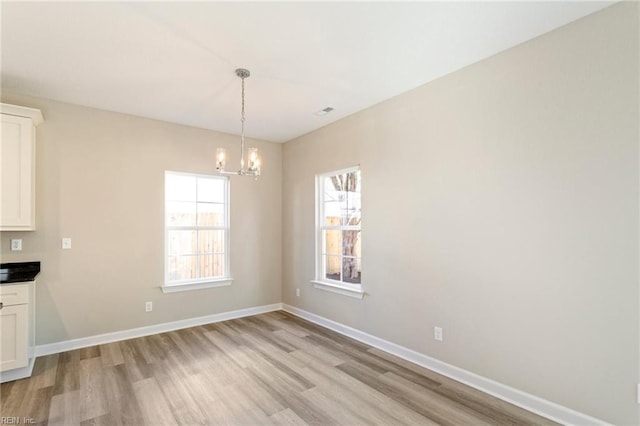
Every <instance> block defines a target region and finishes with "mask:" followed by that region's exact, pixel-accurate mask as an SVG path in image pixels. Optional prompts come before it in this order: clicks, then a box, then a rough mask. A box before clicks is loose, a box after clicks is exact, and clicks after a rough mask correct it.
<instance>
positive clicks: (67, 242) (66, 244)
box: [62, 237, 71, 250]
mask: <svg viewBox="0 0 640 426" xmlns="http://www.w3.org/2000/svg"><path fill="white" fill-rule="evenodd" d="M62 248H63V249H65V250H69V249H71V238H68V237H65V238H63V239H62Z"/></svg>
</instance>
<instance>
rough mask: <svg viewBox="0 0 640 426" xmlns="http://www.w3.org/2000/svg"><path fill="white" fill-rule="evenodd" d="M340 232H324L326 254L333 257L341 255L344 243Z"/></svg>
mask: <svg viewBox="0 0 640 426" xmlns="http://www.w3.org/2000/svg"><path fill="white" fill-rule="evenodd" d="M340 238H341V235H340V231H339V230H329V231H324V253H325V254H331V255H338V256H339V255H340V251H341V247H342V242H341V241H340Z"/></svg>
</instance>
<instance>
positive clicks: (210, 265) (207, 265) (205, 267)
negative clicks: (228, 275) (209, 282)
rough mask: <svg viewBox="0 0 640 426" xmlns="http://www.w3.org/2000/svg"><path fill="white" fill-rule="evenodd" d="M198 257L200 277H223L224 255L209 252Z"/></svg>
mask: <svg viewBox="0 0 640 426" xmlns="http://www.w3.org/2000/svg"><path fill="white" fill-rule="evenodd" d="M199 257H200V259H199V260H200V265H199V269H198V272H199V273H200V275H199V277H200V278H214V277H224V276H225V274H224V255H223V254H209V255H204V256H199Z"/></svg>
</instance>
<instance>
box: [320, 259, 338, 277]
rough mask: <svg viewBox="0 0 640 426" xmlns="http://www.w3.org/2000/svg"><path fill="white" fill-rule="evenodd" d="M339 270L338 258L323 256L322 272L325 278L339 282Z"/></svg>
mask: <svg viewBox="0 0 640 426" xmlns="http://www.w3.org/2000/svg"><path fill="white" fill-rule="evenodd" d="M340 268H341V263H340V256H324V271H325V277H326V278H328V279H330V280H335V281H340Z"/></svg>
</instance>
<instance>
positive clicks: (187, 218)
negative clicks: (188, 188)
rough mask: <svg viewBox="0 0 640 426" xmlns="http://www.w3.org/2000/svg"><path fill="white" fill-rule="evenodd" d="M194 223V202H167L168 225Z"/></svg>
mask: <svg viewBox="0 0 640 426" xmlns="http://www.w3.org/2000/svg"><path fill="white" fill-rule="evenodd" d="M195 224H196V203H187V202H181V201H170V202H168V203H167V225H168V226H193V225H195Z"/></svg>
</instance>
